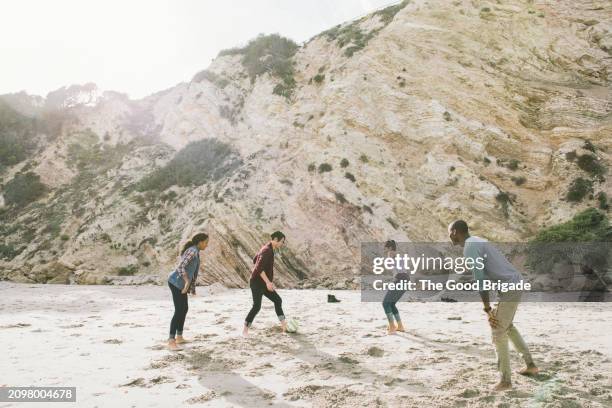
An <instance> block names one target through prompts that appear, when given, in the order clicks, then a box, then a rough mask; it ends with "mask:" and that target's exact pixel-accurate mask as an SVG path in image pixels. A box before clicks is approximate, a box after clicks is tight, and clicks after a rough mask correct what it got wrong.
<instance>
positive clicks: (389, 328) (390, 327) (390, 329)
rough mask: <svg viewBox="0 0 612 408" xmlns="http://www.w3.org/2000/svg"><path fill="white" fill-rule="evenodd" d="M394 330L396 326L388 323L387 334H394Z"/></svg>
mask: <svg viewBox="0 0 612 408" xmlns="http://www.w3.org/2000/svg"><path fill="white" fill-rule="evenodd" d="M396 331H397V328H396V327H395V325H394V324H389V326H388V327H387V334H395V332H396Z"/></svg>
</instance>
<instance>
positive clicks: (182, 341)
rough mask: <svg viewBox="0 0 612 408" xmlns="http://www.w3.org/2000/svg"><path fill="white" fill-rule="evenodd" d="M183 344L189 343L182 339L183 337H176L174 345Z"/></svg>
mask: <svg viewBox="0 0 612 408" xmlns="http://www.w3.org/2000/svg"><path fill="white" fill-rule="evenodd" d="M185 343H191V341H190V340H186V339H184V338H183V336H176V344H185Z"/></svg>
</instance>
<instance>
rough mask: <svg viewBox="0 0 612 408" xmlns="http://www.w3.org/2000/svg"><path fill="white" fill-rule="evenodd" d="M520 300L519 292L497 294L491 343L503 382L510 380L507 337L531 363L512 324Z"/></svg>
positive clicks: (522, 342)
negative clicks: (495, 320) (495, 323)
mask: <svg viewBox="0 0 612 408" xmlns="http://www.w3.org/2000/svg"><path fill="white" fill-rule="evenodd" d="M520 301H521V292H518V291H509V292H501V293H500V294H499V302H498V303H497V311H496V314H495V317H496V318H497V327H496V328H491V334H492V337H493V344H495V352H496V354H497V369H498V370H499V371H500V373H501V379H502V381H503V382H508V383H509V382H511V380H510V378H511V372H510V348H509V346H508V339H510V341H511V342H512V344H513V345H514V348H515V349H516V351H518V352H519V353H520V354H521V355H522V356H523V359H524V360H525V363H526V364H527V365H530V364H533V360H532V358H531V353H529V349H528V348H527V345H526V344H525V341H524V340H523V338H522V337H521V334H520V333H519V331H518V329H517V328H516V327H515V326H514V323H513V320H514V315H515V314H516V309H517V307H518V305H519V303H520Z"/></svg>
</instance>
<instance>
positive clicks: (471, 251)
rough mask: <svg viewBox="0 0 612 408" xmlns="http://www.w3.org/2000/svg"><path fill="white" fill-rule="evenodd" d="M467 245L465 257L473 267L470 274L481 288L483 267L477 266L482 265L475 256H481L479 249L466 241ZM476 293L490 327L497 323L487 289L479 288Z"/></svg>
mask: <svg viewBox="0 0 612 408" xmlns="http://www.w3.org/2000/svg"><path fill="white" fill-rule="evenodd" d="M466 245H467V247H466V249H465V258H466V259H468V258H469V259H471V260H472V264H473V265H474V267H473V268H472V276H473V277H474V280H475V281H477V282H478V287H479V288H481V287H482V286H483V281H484V280H485V272H484V267H478V266H477V265H482V263H481V262H476V259H477V258H481V259H482V256H481V255H480V251H479V250H478V245H474V244H471V243H466ZM478 294H479V295H480V299H481V300H482V305H483V307H484V311H485V313H486V314H487V316H488V317H489V323H490V324H491V326H492V327H495V326H496V325H497V319H495V313H494V311H493V309H492V308H491V301H490V299H489V291H487V290H479V291H478Z"/></svg>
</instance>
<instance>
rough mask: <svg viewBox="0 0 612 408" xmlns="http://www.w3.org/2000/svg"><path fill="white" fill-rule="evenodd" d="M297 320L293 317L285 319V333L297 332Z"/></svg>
mask: <svg viewBox="0 0 612 408" xmlns="http://www.w3.org/2000/svg"><path fill="white" fill-rule="evenodd" d="M297 331H298V322H297V320H295V319H289V320H288V321H287V333H297Z"/></svg>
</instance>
